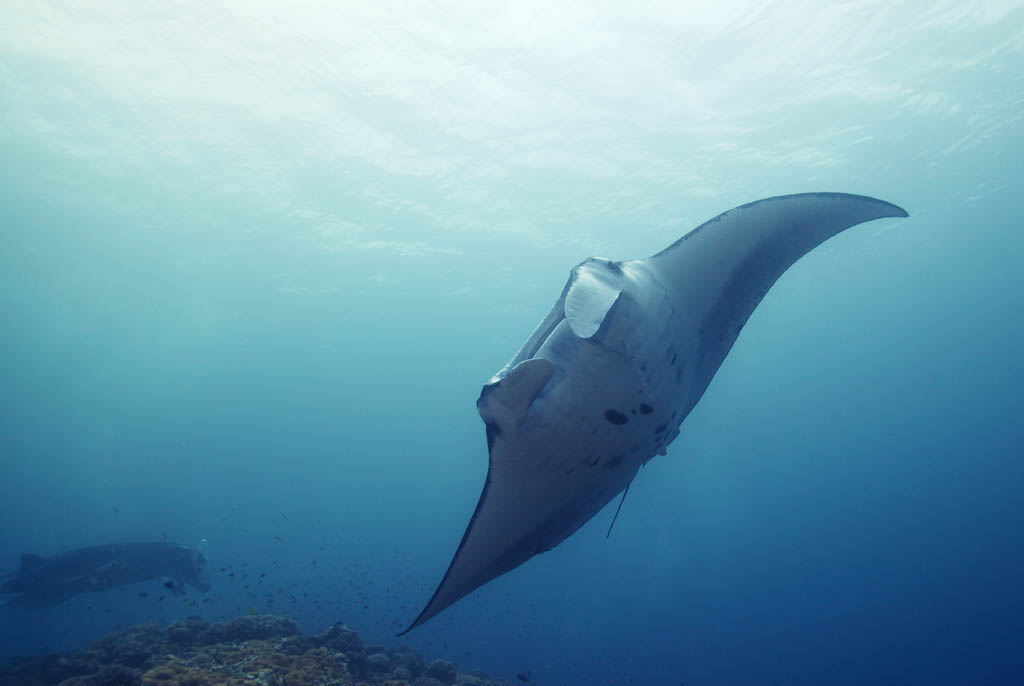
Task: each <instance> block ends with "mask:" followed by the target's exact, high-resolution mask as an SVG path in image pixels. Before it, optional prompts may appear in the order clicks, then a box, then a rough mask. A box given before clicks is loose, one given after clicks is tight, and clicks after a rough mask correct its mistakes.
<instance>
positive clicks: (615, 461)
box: [601, 453, 626, 469]
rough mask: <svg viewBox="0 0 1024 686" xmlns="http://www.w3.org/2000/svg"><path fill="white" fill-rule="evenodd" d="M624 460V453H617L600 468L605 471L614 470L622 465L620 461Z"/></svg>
mask: <svg viewBox="0 0 1024 686" xmlns="http://www.w3.org/2000/svg"><path fill="white" fill-rule="evenodd" d="M625 458H626V456H625V454H624V453H619V454H618V455H615V456H614V457H613V458H611V459H610V460H608V461H607V462H605V463H604V464H603V465H601V466H602V467H604V468H605V469H615V468H616V467H618V466H619V465H620V464H622V461H623V460H624V459H625Z"/></svg>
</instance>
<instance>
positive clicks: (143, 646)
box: [0, 615, 504, 686]
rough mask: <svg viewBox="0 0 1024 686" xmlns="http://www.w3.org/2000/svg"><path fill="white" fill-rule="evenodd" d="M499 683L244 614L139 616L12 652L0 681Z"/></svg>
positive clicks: (356, 640)
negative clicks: (45, 646) (69, 645)
mask: <svg viewBox="0 0 1024 686" xmlns="http://www.w3.org/2000/svg"><path fill="white" fill-rule="evenodd" d="M41 684H54V685H59V686H243V685H244V686H449V685H450V684H459V685H465V686H471V685H472V686H503V685H504V682H503V681H501V680H496V679H491V678H489V677H488V676H487V675H486V674H484V673H482V672H479V671H474V672H473V673H472V674H459V673H458V672H457V670H456V668H455V665H454V664H452V663H451V662H449V661H447V660H443V659H436V660H433V661H432V662H430V663H429V665H428V664H427V663H426V662H424V660H423V658H421V657H420V656H419V655H417V654H416V653H414V652H413V651H412V650H410V649H408V648H405V647H401V646H398V647H393V648H387V647H385V646H377V645H375V646H368V647H367V646H364V645H363V641H362V639H361V638H360V637H359V634H358V633H357V632H356V631H355V630H354V629H352V628H350V627H348V626H345V625H344V624H341V623H337V624H334V625H333V626H331V627H330V628H329V629H327V631H325V632H324V633H322V634H317V635H315V636H303V635H302V634H300V632H299V627H298V625H297V624H296V623H295V622H293V621H292V620H290V619H287V618H285V617H277V616H275V615H249V616H245V617H237V618H235V619H231V620H229V621H225V622H217V623H215V624H210V623H209V622H207V621H206V620H204V619H202V618H200V617H190V618H189V619H187V620H185V621H177V622H172V623H171V624H169V625H167V626H165V627H162V628H161V627H160V626H159V625H157V624H156V623H148V624H140V625H139V626H135V627H132V628H130V629H127V630H125V631H120V632H117V633H113V634H110V635H108V636H106V637H104V638H102V639H101V640H99V641H97V642H96V643H95V644H94V645H93V646H92V647H90V648H89V649H88V650H85V651H77V652H74V653H71V654H69V655H47V656H45V657H39V658H32V659H27V660H21V661H18V662H16V663H14V664H12V665H9V666H7V667H6V668H3V669H0V686H39V685H41Z"/></svg>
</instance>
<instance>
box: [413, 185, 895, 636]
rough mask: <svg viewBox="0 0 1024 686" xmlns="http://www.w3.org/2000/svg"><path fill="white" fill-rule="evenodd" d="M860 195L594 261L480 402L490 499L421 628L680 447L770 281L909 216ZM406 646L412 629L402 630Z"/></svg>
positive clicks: (774, 211) (735, 213) (805, 202)
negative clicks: (858, 232) (852, 237)
mask: <svg viewBox="0 0 1024 686" xmlns="http://www.w3.org/2000/svg"><path fill="white" fill-rule="evenodd" d="M906 216H907V213H906V212H905V211H904V210H902V209H900V208H899V207H897V206H895V205H892V204H889V203H887V202H883V201H881V200H876V199H874V198H868V197H864V196H858V195H847V194H842V193H806V194H800V195H787V196H780V197H775V198H768V199H766V200H760V201H758V202H754V203H750V204H748V205H743V206H741V207H737V208H735V209H733V210H730V211H728V212H726V213H725V214H722V215H720V216H718V217H716V218H715V219H712V220H711V221H709V222H707V223H705V224H703V225H701V226H700V227H698V228H696V229H694V230H693V231H691V232H690V233H688V234H687V235H685V236H683V237H682V238H681V239H679V240H678V241H676V242H675V243H673V244H672V245H670V246H669V247H668V248H666V249H665V250H663V251H661V252H660V253H658V254H657V255H654V256H653V257H650V258H648V259H646V260H633V261H629V262H612V261H610V260H606V259H600V258H591V259H588V260H586V261H585V262H583V263H581V264H580V265H579V266H577V267H576V268H575V269H573V270H572V273H571V275H570V277H569V281H568V283H567V284H566V286H565V289H564V290H563V291H562V295H561V297H560V298H559V299H558V302H556V303H555V306H554V307H553V308H552V309H551V312H550V313H549V314H548V316H547V317H545V319H544V321H542V322H541V323H540V325H539V326H538V327H537V329H536V330H535V331H534V332H533V334H532V335H531V336H530V338H529V339H528V340H527V341H526V343H525V344H524V345H523V347H522V348H521V349H520V350H519V352H518V353H516V355H515V357H513V358H512V359H511V360H510V361H509V363H508V364H507V365H505V367H504V368H503V369H502V370H501V371H499V372H498V373H497V374H496V375H495V376H494V377H493V378H492V379H491V380H490V381H489V382H487V384H486V385H484V387H483V390H482V391H481V393H480V399H479V400H478V401H477V408H478V409H479V411H480V416H481V417H482V418H483V420H484V423H485V425H486V427H487V446H488V451H489V454H490V465H489V468H488V472H487V480H486V482H485V483H484V489H483V493H482V494H481V496H480V500H479V502H478V503H477V506H476V511H475V512H474V513H473V517H472V519H471V520H470V522H469V526H468V527H467V528H466V533H465V534H464V535H463V537H462V542H461V543H460V544H459V547H458V550H456V552H455V557H454V558H453V559H452V562H451V565H450V566H449V567H448V572H447V573H446V574H445V576H444V578H443V579H442V580H441V584H440V585H439V586H438V588H437V590H436V591H435V593H434V596H433V597H432V598H431V599H430V602H428V603H427V606H426V607H425V608H424V610H423V612H421V613H420V615H419V616H418V617H417V618H416V620H415V621H414V622H413V623H412V625H411V626H410V627H409V628H408V629H406V630H405V631H410V630H411V629H413V628H415V627H417V626H419V625H420V624H422V623H423V622H425V621H427V620H428V619H430V618H431V617H433V616H434V615H436V614H437V613H439V612H441V611H442V610H444V609H445V608H447V607H448V606H449V605H451V604H452V603H454V602H455V601H457V600H458V599H460V598H462V597H463V596H465V595H466V594H467V593H470V592H471V591H473V590H474V589H476V588H479V587H480V586H482V585H483V584H485V583H487V582H488V581H490V580H491V579H494V578H495V577H497V576H499V575H501V574H504V573H505V572H507V571H509V570H511V569H514V568H515V567H517V566H519V565H521V564H522V563H523V562H525V561H526V560H528V559H530V558H531V557H532V556H534V555H536V554H537V553H540V552H543V551H545V550H549V549H551V548H552V547H554V546H556V545H558V544H559V543H560V542H562V541H563V540H565V538H566V537H568V536H569V535H571V534H572V533H573V532H575V531H576V530H577V529H579V528H580V527H581V526H582V525H583V524H584V523H586V522H587V520H589V519H590V518H591V517H593V516H594V514H596V513H597V512H598V511H599V510H600V509H601V508H602V507H604V506H605V505H606V504H607V503H608V502H609V501H610V500H611V499H612V498H614V497H615V495H616V494H618V493H620V492H621V491H622V490H623V489H625V488H626V487H627V486H628V485H629V484H630V482H631V481H632V480H633V477H634V476H635V475H636V473H637V470H638V469H639V468H640V467H641V466H642V465H643V464H644V463H646V462H647V461H648V460H650V459H651V458H652V457H654V456H655V455H664V454H665V448H666V446H668V444H669V443H671V442H672V440H673V439H674V438H675V437H676V436H677V435H678V434H679V426H680V424H681V423H682V421H683V420H684V419H685V418H686V416H687V415H688V414H689V413H690V410H692V409H693V407H694V405H696V403H697V401H698V400H700V398H701V396H702V395H703V394H704V390H705V389H706V388H707V386H708V383H709V382H710V381H711V378H712V377H713V376H714V374H715V372H716V371H717V370H718V367H719V366H720V365H721V364H722V360H724V359H725V356H726V354H728V352H729V350H730V348H731V347H732V345H733V343H734V342H735V340H736V337H737V336H738V335H739V332H740V330H741V329H742V328H743V325H744V324H745V323H746V321H747V318H748V317H749V316H750V314H751V312H753V310H754V308H755V307H756V306H757V304H758V303H759V302H760V301H761V298H763V297H764V294H765V293H766V292H767V291H768V289H769V288H770V287H771V285H772V284H773V283H775V281H776V279H778V278H779V276H781V275H782V273H783V272H784V271H786V269H788V268H789V267H790V265H792V264H793V263H794V262H796V261H797V260H798V259H800V257H802V256H803V255H805V254H806V253H807V252H808V251H810V250H812V249H813V248H814V247H816V246H817V245H819V244H821V243H822V242H823V241H825V240H827V239H829V238H831V237H832V236H834V235H836V234H837V233H839V232H840V231H842V230H844V229H847V228H849V227H851V226H854V225H856V224H860V223H862V222H866V221H870V220H872V219H879V218H882V217H906ZM402 633H405V632H402Z"/></svg>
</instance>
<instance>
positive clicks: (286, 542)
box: [0, 0, 1024, 686]
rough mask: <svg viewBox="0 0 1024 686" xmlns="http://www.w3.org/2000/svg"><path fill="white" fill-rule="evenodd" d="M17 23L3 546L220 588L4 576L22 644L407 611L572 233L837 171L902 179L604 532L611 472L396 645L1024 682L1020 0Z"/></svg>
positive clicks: (11, 84)
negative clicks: (118, 561) (177, 624)
mask: <svg viewBox="0 0 1024 686" xmlns="http://www.w3.org/2000/svg"><path fill="white" fill-rule="evenodd" d="M0 15H2V20H0V522H2V526H3V529H2V532H3V535H2V537H0V573H6V572H13V571H14V570H16V569H17V568H18V566H19V559H20V555H21V554H22V553H35V554H40V555H54V554H58V553H61V552H64V551H67V550H71V549H74V548H81V547H84V546H91V545H98V544H103V543H120V542H130V541H163V540H168V541H174V542H178V543H182V544H185V545H189V546H192V547H197V548H200V549H202V550H203V551H204V553H205V554H206V556H207V558H208V559H209V564H210V566H211V571H212V583H213V586H212V588H211V590H210V591H209V592H208V593H206V594H201V593H198V592H196V591H194V590H190V591H189V592H188V593H187V594H185V595H184V596H173V595H168V596H167V597H166V598H164V599H163V600H158V599H157V598H158V596H159V595H161V594H157V593H148V595H145V596H141V595H140V593H144V592H147V591H149V590H152V589H153V588H154V587H155V589H157V590H158V589H159V582H157V581H150V582H145V583H142V584H138V585H132V586H128V587H123V588H119V589H112V590H107V591H102V592H98V593H88V594H82V595H78V596H75V597H73V598H71V599H69V600H67V601H66V602H63V603H60V604H58V605H55V606H53V607H49V608H43V609H22V608H17V607H12V606H6V607H0V636H2V637H3V640H2V641H0V663H4V662H8V661H10V660H11V659H13V658H14V657H16V656H19V655H36V654H42V653H51V652H64V651H69V650H73V649H78V648H83V647H85V646H87V645H89V644H90V643H91V642H92V641H94V640H96V639H97V638H99V637H100V636H102V635H104V634H106V633H108V632H111V631H113V630H115V628H117V627H118V626H128V625H131V624H135V623H138V622H143V621H149V620H157V621H161V622H169V621H172V620H175V619H182V618H185V617H188V616H190V615H201V616H202V617H204V618H206V619H208V620H211V621H213V620H218V619H224V618H229V617H234V616H238V615H240V614H242V615H244V614H246V613H248V612H272V613H275V614H286V615H288V616H290V617H293V618H295V619H296V620H297V621H298V622H299V623H300V625H301V626H302V627H303V630H305V631H319V630H321V629H322V628H323V627H326V626H327V625H330V624H331V623H333V622H336V621H344V622H346V623H347V624H349V625H351V626H353V627H355V628H357V629H358V630H359V631H360V632H361V634H362V635H363V636H364V638H365V639H366V640H367V641H368V642H370V643H383V644H391V643H393V642H394V641H395V640H396V639H394V638H393V636H394V634H395V633H397V632H399V631H401V630H402V629H404V628H406V627H407V626H408V625H409V623H410V622H411V621H412V620H413V619H414V618H415V617H416V615H417V614H418V613H419V612H420V610H422V609H423V606H424V605H425V603H426V602H427V600H428V599H429V598H430V596H431V594H432V593H433V591H434V589H435V588H436V586H437V584H438V582H439V581H440V580H441V577H442V576H443V574H444V572H445V570H446V569H447V566H448V563H449V561H450V560H451V556H452V554H453V553H454V552H455V549H456V547H457V546H458V544H459V541H460V538H461V537H462V535H463V531H464V530H465V527H466V524H467V522H468V521H469V518H470V516H471V515H472V514H473V510H474V506H475V504H476V502H477V499H478V498H479V496H480V491H481V488H482V487H483V484H484V477H485V475H486V473H487V463H488V460H487V442H486V439H485V433H484V425H483V423H482V422H481V420H480V417H479V415H478V414H477V410H476V407H475V401H476V399H477V397H478V395H479V393H480V389H481V386H482V384H483V383H484V382H486V381H487V380H488V379H489V378H490V377H491V376H492V375H493V374H494V373H495V372H497V371H498V370H499V369H500V368H501V367H502V366H503V365H504V364H505V363H506V362H507V361H508V360H509V358H511V357H512V356H513V355H514V354H515V353H516V351H517V350H518V348H519V346H520V345H521V344H522V343H523V341H525V340H526V338H527V337H528V336H529V334H530V332H531V331H532V330H533V328H534V327H535V326H536V325H537V323H538V322H540V321H541V319H542V318H543V317H544V316H545V315H546V314H547V312H548V310H549V309H550V307H551V305H552V303H554V302H555V301H556V300H557V298H558V296H559V294H560V293H561V289H562V287H563V285H564V283H565V279H566V277H567V274H568V272H569V270H570V269H571V268H572V267H573V266H574V265H576V264H578V263H580V262H581V261H582V260H584V259H585V258H587V257H589V256H591V255H599V256H603V257H608V258H611V259H615V260H625V259H634V258H644V257H647V256H649V255H652V254H654V253H656V252H658V251H660V250H662V249H663V248H665V247H666V246H668V245H669V244H671V243H673V242H674V241H676V240H677V239H678V238H680V237H681V236H682V235H684V234H685V233H686V232H688V231H690V230H691V229H692V228H694V227H696V226H698V225H699V224H701V223H702V222H704V221H706V220H707V219H710V218H712V217H714V216H716V215H718V214H719V213H721V212H723V211H726V210H728V209H730V208H732V207H735V206H737V205H740V204H743V203H747V202H751V201H754V200H758V199H760V198H765V197H769V196H775V195H782V194H790V193H801V192H811V191H837V192H847V193H858V194H863V195H868V196H872V197H876V198H880V199H882V200H886V201H888V202H892V203H895V204H897V205H899V206H901V207H903V208H905V209H906V210H907V211H908V212H909V214H910V217H909V219H882V220H879V221H875V222H871V223H868V224H864V225H861V226H857V227H854V228H852V229H850V230H848V231H846V232H844V233H843V234H842V235H840V236H837V237H836V238H834V239H831V240H829V241H828V242H827V243H825V244H824V245H823V246H821V247H820V248H818V249H816V250H814V251H812V252H811V253H810V254H808V255H807V256H806V257H804V258H803V259H801V260H800V261H799V262H797V263H796V264H795V265H794V266H793V267H792V268H791V269H790V270H789V271H788V272H786V274H785V275H784V276H783V277H782V278H781V279H780V280H779V281H778V282H777V283H776V284H775V286H774V287H773V288H772V289H771V290H770V291H769V292H768V294H767V296H766V297H765V298H764V300H763V301H762V302H761V304H760V306H759V307H758V308H757V309H756V310H755V312H754V314H753V316H752V317H751V318H750V320H749V322H748V323H747V325H746V327H745V328H744V330H743V332H742V334H741V335H740V336H739V339H738V340H737V342H736V345H735V346H734V348H733V349H732V352H731V354H730V355H729V356H728V357H727V358H726V360H725V363H724V364H723V365H722V367H721V368H720V370H719V371H718V373H717V375H716V376H715V378H714V380H713V381H712V382H711V384H710V386H709V388H708V390H707V393H706V394H705V395H704V397H703V399H702V400H701V401H700V402H699V403H698V405H697V406H696V409H695V410H694V411H693V412H692V413H691V415H690V416H689V417H688V418H687V420H686V421H685V422H684V423H683V425H682V430H681V433H680V435H679V437H678V438H677V439H676V440H675V441H674V442H673V443H672V445H671V446H669V448H668V454H667V455H665V456H663V457H657V458H655V459H653V460H652V461H651V462H650V463H649V464H647V465H646V467H645V468H644V469H642V470H641V471H640V472H639V474H638V476H637V478H636V480H635V481H634V482H633V484H632V486H631V488H630V490H629V493H628V498H626V500H625V502H624V504H623V506H622V511H621V513H620V514H619V516H618V520H617V522H616V523H615V527H614V530H613V531H612V533H611V536H610V537H609V538H607V539H606V538H605V534H606V531H607V528H608V525H609V524H610V522H611V518H612V515H613V514H614V512H615V506H616V505H617V504H618V501H617V500H615V501H613V502H612V503H611V504H610V505H609V506H607V507H606V508H605V509H604V510H603V511H601V512H600V513H598V515H597V516H595V517H594V519H593V520H592V521H591V522H589V523H588V524H587V525H585V526H584V527H583V528H582V529H581V530H580V531H579V532H578V533H576V534H575V535H573V536H572V537H570V538H569V539H568V540H566V541H565V542H564V543H562V544H561V545H559V546H558V547H556V548H555V549H553V550H551V551H550V552H547V553H545V554H543V555H540V556H537V557H535V558H533V559H532V560H530V561H529V562H527V563H526V564H524V565H523V566H521V567H519V568H518V569H515V570H514V571H512V572H510V573H508V574H506V575H504V576H501V577H499V578H498V579H496V580H494V581H492V582H491V583H489V584H487V585H485V586H483V587H482V588H480V589H479V590H477V591H475V592H473V593H472V594H470V595H468V596H467V597H465V598H464V599H462V600H461V601H459V602H458V603H456V604H455V605H453V606H452V607H450V608H449V609H447V610H446V611H444V612H443V613H441V614H440V615H438V616H437V617H435V618H433V619H431V620H430V621H429V622H427V623H426V624H424V625H423V626H421V627H419V628H417V629H415V630H414V631H412V632H411V633H409V634H408V635H407V636H404V637H402V639H400V640H401V641H403V642H406V643H408V644H409V645H410V646H412V647H413V648H414V649H416V650H417V651H420V652H422V653H423V654H424V655H425V656H428V659H429V657H447V658H449V659H452V660H455V661H456V662H457V663H458V665H459V669H460V671H464V672H468V671H469V670H471V669H473V668H477V667H479V668H480V669H483V670H485V671H487V672H489V673H491V674H492V675H499V676H502V677H504V678H505V679H506V680H507V681H509V682H511V683H516V682H517V677H516V675H517V674H523V675H527V674H528V675H529V677H530V678H531V679H532V680H533V682H535V683H536V684H538V685H539V686H545V685H550V684H680V683H685V684H686V686H693V685H695V684H760V683H779V684H863V683H901V684H911V683H914V684H924V683H928V684H940V683H955V684H966V683H974V684H980V683H991V684H1011V683H1024V584H1022V580H1024V393H1022V388H1024V354H1022V352H1024V230H1022V229H1024V227H1022V209H1024V2H1021V1H1020V0H988V1H984V2H980V1H979V2H963V1H952V0H937V1H935V2H924V1H921V2H870V1H850V2H819V1H818V0H796V1H794V2H781V1H780V2H768V1H760V2H737V1H732V0H714V1H712V0H700V1H699V2H662V3H614V2H550V1H549V2H525V1H524V2H501V3H490V2H487V3H477V2H473V3H469V2H467V3H458V2H422V3H421V2H413V3H404V2H374V3H357V2H313V1H308V2H307V1H303V0H297V1H295V2H287V3H281V2H265V1H257V0H233V1H224V2H216V3H213V2H198V1H194V2H190V1H182V2H173V3H168V2H155V1H150V0H146V1H142V0H138V1H133V2H114V1H109V2H101V1H75V2H72V1H70V0H69V1H66V2H46V1H43V0H33V1H28V0H26V1H22V0H6V1H5V2H4V7H3V10H2V11H0ZM221 569H231V570H233V571H234V572H237V574H235V575H234V576H229V575H228V573H227V572H220V571H219V570H221ZM243 573H244V574H247V575H248V576H247V578H245V579H242V578H241V575H242V574H243ZM261 574H262V575H264V576H260V575H261Z"/></svg>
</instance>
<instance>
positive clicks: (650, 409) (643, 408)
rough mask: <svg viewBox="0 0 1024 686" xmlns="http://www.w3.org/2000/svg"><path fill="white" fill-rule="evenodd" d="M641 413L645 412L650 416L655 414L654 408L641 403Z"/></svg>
mask: <svg viewBox="0 0 1024 686" xmlns="http://www.w3.org/2000/svg"><path fill="white" fill-rule="evenodd" d="M640 411H641V412H643V413H644V414H650V413H652V412H654V408H653V407H651V406H650V405H648V404H647V403H640Z"/></svg>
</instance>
